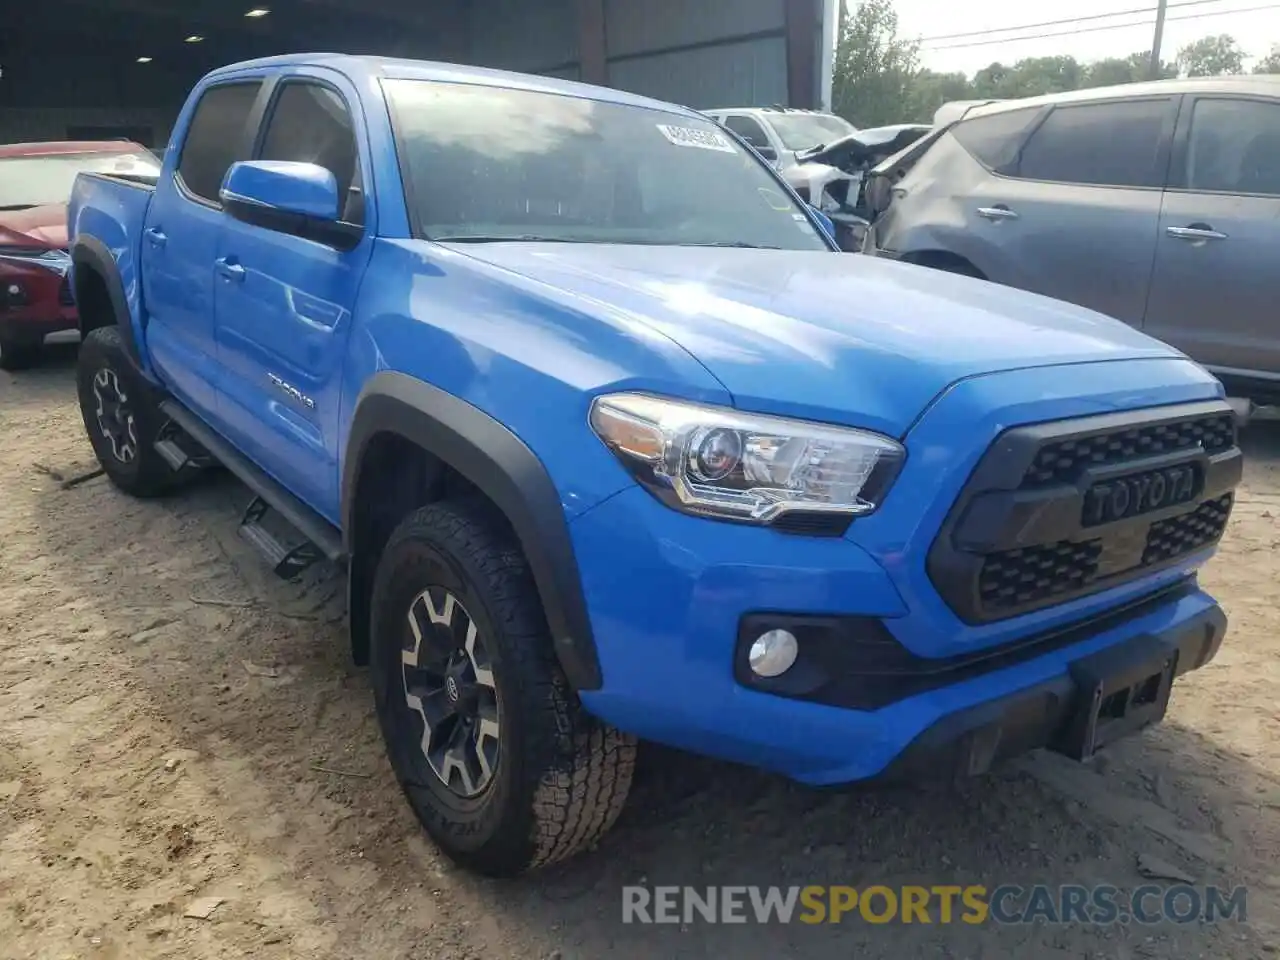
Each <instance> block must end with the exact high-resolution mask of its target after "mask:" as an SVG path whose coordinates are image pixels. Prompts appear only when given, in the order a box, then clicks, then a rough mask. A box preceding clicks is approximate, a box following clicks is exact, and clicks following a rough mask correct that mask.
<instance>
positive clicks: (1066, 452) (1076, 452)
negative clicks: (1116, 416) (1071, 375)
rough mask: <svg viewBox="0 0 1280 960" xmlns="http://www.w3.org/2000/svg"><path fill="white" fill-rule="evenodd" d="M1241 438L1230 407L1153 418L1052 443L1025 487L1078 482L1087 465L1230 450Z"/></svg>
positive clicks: (1041, 452)
mask: <svg viewBox="0 0 1280 960" xmlns="http://www.w3.org/2000/svg"><path fill="white" fill-rule="evenodd" d="M1235 442H1236V420H1235V415H1234V414H1232V413H1230V412H1228V413H1223V414H1217V415H1214V416H1208V417H1195V418H1193V419H1191V420H1180V421H1175V422H1173V423H1149V424H1146V425H1144V426H1138V427H1131V428H1129V429H1127V430H1115V431H1107V432H1104V433H1098V434H1094V435H1092V436H1085V437H1077V438H1072V439H1067V440H1059V441H1056V442H1054V443H1048V444H1046V445H1045V446H1043V447H1041V448H1040V450H1039V451H1038V452H1037V453H1036V457H1035V459H1034V460H1033V461H1032V462H1031V466H1030V467H1028V468H1027V472H1026V475H1025V476H1024V477H1023V480H1022V487H1023V489H1031V488H1034V487H1042V486H1049V485H1051V484H1054V483H1074V482H1075V480H1076V477H1077V476H1078V475H1079V473H1080V471H1082V470H1084V469H1087V468H1088V467H1095V466H1108V465H1111V464H1116V463H1128V462H1130V461H1133V460H1140V459H1142V458H1143V457H1150V456H1153V455H1156V454H1161V453H1175V452H1177V451H1180V450H1193V449H1195V448H1196V447H1203V448H1204V450H1206V451H1207V452H1208V453H1219V452H1221V451H1223V450H1230V449H1231V447H1233V446H1235Z"/></svg>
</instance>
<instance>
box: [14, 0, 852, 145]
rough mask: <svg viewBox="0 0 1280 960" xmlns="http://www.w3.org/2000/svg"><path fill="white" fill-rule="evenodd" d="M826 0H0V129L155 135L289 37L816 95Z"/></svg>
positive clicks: (614, 77)
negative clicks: (208, 81)
mask: <svg viewBox="0 0 1280 960" xmlns="http://www.w3.org/2000/svg"><path fill="white" fill-rule="evenodd" d="M836 10H837V7H836V3H835V0H46V2H44V3H30V2H24V0H3V3H2V4H0V11H2V12H0V142H14V141H23V140H58V139H64V138H67V139H101V138H110V137H125V138H129V139H133V140H138V141H140V142H143V143H145V144H146V145H148V146H152V147H155V148H163V146H164V144H165V142H166V141H167V139H168V133H169V126H170V124H171V123H172V120H173V118H174V117H175V115H176V113H177V111H178V109H179V107H180V106H181V105H182V102H183V100H184V98H185V96H186V94H187V92H188V90H189V89H190V87H191V85H192V84H193V83H194V82H195V81H196V80H197V79H198V78H199V77H200V76H201V75H202V74H203V73H204V72H206V71H207V70H209V69H211V68H212V67H214V66H218V65H221V64H225V63H230V62H233V61H237V60H243V59H248V58H251V57H257V56H265V55H270V54H277V53H287V52H296V51H303V50H309V51H322V50H323V51H338V52H344V53H370V54H384V55H394V56H407V57H417V58H421V59H430V60H448V61H453V62H466V63H475V64H480V65H483V66H491V67H502V68H506V69H512V70H522V71H526V72H530V73H541V74H547V75H551V76H557V77H566V78H570V79H580V80H584V81H587V82H590V83H602V84H607V85H609V86H614V87H620V88H622V89H625V90H631V91H634V92H637V93H642V94H647V95H649V96H654V97H658V98H661V99H664V100H673V101H676V102H679V103H684V104H688V105H690V106H693V107H703V108H705V107H712V106H717V105H720V106H747V105H766V104H779V103H785V104H788V105H791V106H797V107H818V106H822V105H824V104H825V103H828V102H829V97H830V93H829V92H830V56H829V54H828V52H827V51H829V50H830V48H831V44H832V41H833V40H834V34H835V17H836Z"/></svg>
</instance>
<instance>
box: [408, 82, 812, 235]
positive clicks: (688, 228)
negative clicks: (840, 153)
mask: <svg viewBox="0 0 1280 960" xmlns="http://www.w3.org/2000/svg"><path fill="white" fill-rule="evenodd" d="M385 89H386V91H387V96H388V98H389V101H390V103H391V108H392V117H393V122H394V125H395V130H396V138H397V148H398V151H399V156H400V162H401V167H402V171H403V175H404V179H405V184H406V192H407V194H408V197H407V199H408V202H409V205H410V207H411V209H412V210H413V213H414V215H415V221H416V227H417V231H418V233H419V235H420V236H423V237H426V238H429V239H434V240H470V241H485V240H551V241H561V242H576V243H634V244H663V245H689V246H744V247H771V248H779V249H787V250H829V249H830V248H829V247H828V246H827V244H826V243H825V242H824V240H823V238H822V236H821V234H819V232H818V231H817V229H816V228H815V227H814V226H813V223H812V222H811V221H810V220H809V219H808V217H807V216H806V214H805V212H804V210H803V208H802V207H801V206H800V205H799V204H798V203H797V202H796V201H795V200H794V199H793V198H792V196H791V195H790V194H788V193H787V192H786V191H785V190H784V189H783V187H781V186H780V185H779V183H778V181H777V180H776V179H775V178H774V176H773V175H772V174H771V173H770V172H769V171H768V170H767V169H766V167H765V165H764V164H763V163H762V162H761V161H760V160H758V159H757V158H756V157H754V156H753V155H751V154H750V153H749V152H748V151H747V150H745V149H743V148H742V147H741V146H739V145H738V144H737V143H736V142H733V141H732V140H731V139H730V138H729V137H727V136H726V135H725V134H724V133H723V132H721V131H720V130H718V128H717V127H716V126H715V125H714V124H712V123H710V122H709V121H706V120H702V119H699V118H694V117H688V116H684V115H682V114H676V113H668V112H665V111H661V110H654V109H649V108H646V107H637V106H629V105H624V104H616V103H603V102H599V101H595V100H587V99H583V98H580V97H570V96H562V95H558V94H551V93H541V92H536V91H528V90H511V89H504V88H500V87H489V86H481V85H468V84H454V83H439V82H433V81H422V80H388V81H385Z"/></svg>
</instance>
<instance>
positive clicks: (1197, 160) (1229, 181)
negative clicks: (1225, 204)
mask: <svg viewBox="0 0 1280 960" xmlns="http://www.w3.org/2000/svg"><path fill="white" fill-rule="evenodd" d="M1187 186H1188V188H1189V189H1191V190H1213V191H1217V192H1221V193H1242V194H1265V195H1268V196H1280V103H1264V102H1262V101H1259V100H1217V99H1212V100H1198V101H1196V106H1195V110H1194V112H1193V113H1192V116H1191V139H1190V141H1189V143H1188V144H1187Z"/></svg>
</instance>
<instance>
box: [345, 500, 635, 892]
mask: <svg viewBox="0 0 1280 960" xmlns="http://www.w3.org/2000/svg"><path fill="white" fill-rule="evenodd" d="M428 586H431V587H433V588H443V589H444V590H446V591H449V592H451V593H452V594H454V596H455V597H456V598H457V600H458V601H459V602H460V603H461V605H462V606H463V607H464V608H465V613H466V614H467V615H468V616H469V618H470V621H471V622H472V623H474V624H475V626H476V628H477V631H478V635H479V636H481V637H483V641H484V644H485V647H486V649H487V652H488V656H489V664H490V666H491V669H492V673H493V687H494V690H495V691H496V698H497V704H498V715H499V717H500V721H501V722H500V723H499V734H498V737H497V742H498V753H497V761H496V763H495V764H494V766H493V773H492V779H491V780H490V781H489V784H488V786H487V787H486V788H485V789H484V790H483V791H482V792H481V793H480V794H479V795H478V796H475V797H473V798H470V799H465V798H463V797H461V796H459V795H458V794H457V793H456V792H454V791H452V790H451V789H450V787H449V786H446V785H445V783H444V781H443V780H442V779H441V778H440V776H439V775H437V773H436V772H435V771H433V769H432V767H431V766H430V765H429V764H428V763H427V761H426V758H425V755H424V752H423V750H422V748H421V745H420V744H421V740H422V736H423V726H424V724H423V716H424V715H421V714H418V713H415V712H414V711H413V710H412V709H410V708H409V707H408V706H407V705H406V697H407V694H408V689H407V685H406V683H405V681H404V673H403V670H404V667H403V663H402V653H403V651H405V650H407V649H409V648H411V647H412V646H413V644H414V640H413V633H412V630H411V628H410V626H409V621H408V618H409V616H411V608H412V606H413V604H414V602H415V598H416V597H419V596H420V595H421V594H422V593H423V591H425V590H426V589H427V588H428ZM370 637H371V641H372V642H371V649H370V669H371V674H372V679H373V688H374V700H375V704H376V707H377V713H378V719H379V723H380V725H381V727H382V734H383V738H384V740H385V743H386V747H387V754H388V756H389V758H390V760H391V765H392V767H393V768H394V770H395V773H396V777H397V779H398V780H399V782H400V784H401V787H402V789H403V790H404V793H405V796H406V797H407V799H408V801H409V804H410V806H411V807H412V808H413V811H414V813H415V814H416V815H417V817H418V819H419V820H420V821H421V823H422V825H423V827H424V828H425V829H426V831H427V833H428V834H429V835H430V836H431V838H432V839H433V840H434V841H435V843H436V844H437V846H439V847H440V849H441V850H442V851H443V852H444V853H445V854H446V855H447V856H448V857H449V858H450V859H451V860H453V861H454V862H455V863H457V864H459V865H460V866H462V867H464V868H466V869H469V870H472V871H475V872H477V873H481V874H484V875H487V876H492V877H512V876H517V875H519V874H522V873H524V872H526V871H528V870H530V869H534V868H537V867H541V866H545V865H547V864H550V863H553V862H555V861H558V860H563V859H565V858H567V857H569V856H571V855H573V854H575V853H577V852H578V851H580V850H582V849H583V848H586V847H590V846H592V845H593V844H594V843H595V842H596V841H597V840H598V839H599V838H600V837H601V836H602V835H603V834H604V833H605V832H606V831H607V830H608V829H609V828H610V827H611V826H612V825H613V823H614V821H615V820H616V819H617V816H618V814H619V812H620V811H621V810H622V806H623V803H624V802H625V800H626V796H627V792H628V790H629V789H630V786H631V776H632V772H633V770H634V767H635V755H636V742H635V739H634V738H633V737H631V736H629V735H626V734H623V733H622V732H620V731H618V730H615V729H613V728H611V727H609V726H607V725H605V724H602V723H601V722H600V721H598V720H596V719H595V718H593V717H591V716H590V715H589V714H587V713H586V711H585V710H584V709H583V707H582V704H581V703H580V701H579V700H578V698H577V696H576V694H575V693H574V692H573V690H572V689H571V688H570V686H569V683H568V681H567V680H566V678H565V676H564V673H563V672H562V671H561V669H560V666H559V664H558V662H557V661H556V658H555V655H554V653H553V651H552V644H551V637H550V634H549V632H548V630H547V626H546V620H545V617H544V615H543V611H542V606H541V603H540V602H539V599H538V593H537V590H536V588H535V586H534V582H533V578H532V576H531V575H530V572H529V568H528V564H527V563H526V561H525V558H524V556H523V554H522V553H521V551H520V550H519V548H518V546H517V545H516V544H515V542H514V540H513V538H512V536H511V534H510V532H509V531H508V529H507V528H506V525H505V524H504V523H503V522H502V520H501V518H500V517H498V516H495V513H494V508H492V507H491V506H490V505H489V504H488V503H485V502H483V501H480V502H476V501H470V500H462V501H445V502H441V503H435V504H431V505H429V506H426V507H423V508H421V509H419V510H416V511H415V512H414V513H412V514H410V515H409V516H408V517H406V518H405V519H404V520H403V521H402V522H401V523H400V525H399V526H398V527H397V528H396V530H395V532H394V533H393V534H392V535H391V538H390V540H389V541H388V543H387V546H386V548H385V549H384V550H383V553H382V556H381V557H380V559H379V562H378V567H377V572H376V574H375V578H374V585H373V596H372V601H371V616H370Z"/></svg>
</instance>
